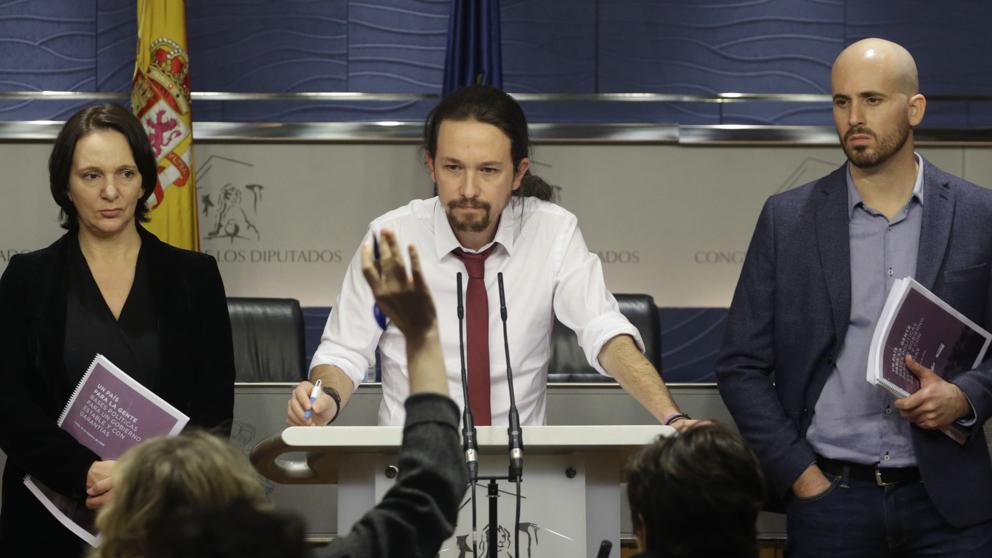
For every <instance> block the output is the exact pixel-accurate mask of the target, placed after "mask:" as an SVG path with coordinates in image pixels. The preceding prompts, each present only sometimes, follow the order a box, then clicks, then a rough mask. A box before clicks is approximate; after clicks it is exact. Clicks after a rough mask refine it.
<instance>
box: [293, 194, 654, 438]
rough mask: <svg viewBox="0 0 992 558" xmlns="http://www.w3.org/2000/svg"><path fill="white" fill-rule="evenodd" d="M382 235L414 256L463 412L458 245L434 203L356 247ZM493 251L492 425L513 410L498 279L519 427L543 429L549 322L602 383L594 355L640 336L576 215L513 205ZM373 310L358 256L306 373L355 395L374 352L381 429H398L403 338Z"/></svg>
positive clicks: (403, 392)
mask: <svg viewBox="0 0 992 558" xmlns="http://www.w3.org/2000/svg"><path fill="white" fill-rule="evenodd" d="M383 228H388V229H390V230H392V231H393V232H394V233H396V236H397V241H398V243H399V246H401V247H402V249H403V254H404V259H407V260H408V255H407V253H406V246H407V245H408V244H413V245H414V246H415V247H416V248H417V251H418V253H419V255H420V262H421V268H422V271H423V275H424V279H425V281H426V282H427V285H428V286H429V287H430V290H431V295H432V296H433V298H434V305H435V306H436V307H437V313H438V326H439V334H440V338H441V350H442V353H443V354H444V365H445V369H446V371H447V374H448V389H449V392H450V394H451V398H452V399H454V400H455V402H456V403H457V404H458V406H459V408H461V407H462V405H463V400H462V387H461V358H460V355H459V344H458V343H459V342H458V315H457V312H456V308H457V295H456V280H455V275H456V274H457V273H459V272H461V273H462V289H465V288H467V286H468V274H467V273H466V271H465V266H464V265H463V264H462V262H461V261H460V260H459V259H458V258H457V257H456V256H455V255H454V254H452V253H451V251H452V250H454V249H456V248H459V247H461V246H460V244H459V243H458V240H457V238H456V237H455V234H454V232H453V231H452V230H451V226H450V225H449V224H448V219H447V216H446V215H445V212H444V207H443V205H442V203H441V202H440V200H439V199H438V198H436V197H435V198H431V199H427V200H414V201H412V202H410V203H409V204H408V205H406V206H404V207H401V208H399V209H395V210H393V211H390V212H389V213H386V214H385V215H383V216H381V217H379V218H378V219H376V220H375V221H373V222H372V223H371V224H370V225H369V233H367V234H366V235H365V239H364V240H363V244H364V242H367V241H368V240H369V238H370V236H369V235H370V234H371V232H372V231H375V233H376V234H378V232H379V231H380V230H381V229H383ZM493 242H494V243H496V244H498V246H497V247H496V248H495V249H494V250H493V252H492V254H490V256H489V258H488V259H487V260H486V273H485V282H486V290H487V293H488V296H489V355H490V378H491V392H492V393H491V406H492V422H493V424H494V425H496V424H506V423H507V420H508V419H507V417H508V413H509V407H510V398H509V394H508V392H507V382H506V359H505V355H504V350H503V326H502V321H501V319H500V312H499V286H498V284H497V278H496V274H497V273H499V272H502V273H503V285H504V290H505V293H506V307H507V335H508V341H509V345H510V359H511V363H512V367H513V385H514V389H515V390H516V391H515V395H516V401H517V409H518V411H519V412H520V420H521V423H522V424H544V423H545V422H546V418H547V405H546V401H547V397H546V391H547V390H546V386H547V376H548V375H547V372H548V361H549V360H550V358H551V345H550V336H551V328H552V326H553V325H554V317H555V316H557V317H558V320H559V321H561V322H562V323H563V324H564V325H566V326H568V327H569V328H571V329H572V330H574V331H575V333H576V335H577V337H578V340H579V345H580V346H581V347H582V349H583V352H585V355H586V359H587V360H588V361H589V363H590V364H591V365H592V366H593V367H595V368H596V370H597V371H599V372H600V373H601V374H604V375H605V374H606V371H605V370H603V368H602V367H601V366H600V365H599V362H598V360H597V355H598V354H599V351H600V349H602V347H603V345H605V344H606V342H607V341H609V340H610V339H612V338H613V337H615V336H617V335H620V334H627V335H631V336H632V337H633V338H634V339H635V341H636V342H637V344H638V346H639V347H641V350H643V347H644V343H643V341H642V340H641V337H640V333H639V332H638V331H637V328H635V327H634V326H633V325H632V324H631V323H630V322H629V321H628V320H627V319H626V318H625V317H624V316H623V314H621V313H620V312H619V310H618V306H617V302H616V299H614V298H613V295H612V294H610V292H609V291H608V290H607V289H606V282H605V280H604V278H603V268H602V265H601V263H600V261H599V258H598V257H597V256H596V255H595V254H593V253H591V252H589V249H588V248H587V247H586V243H585V241H584V240H583V238H582V233H581V232H580V231H579V228H578V224H577V220H576V218H575V215H572V214H571V213H569V212H568V211H566V210H565V209H563V208H561V207H560V206H558V205H555V204H552V203H548V202H543V201H540V200H537V199H535V198H521V197H517V196H513V197H512V198H511V200H510V203H509V204H508V205H507V206H506V208H505V209H504V210H503V213H502V215H501V217H500V222H499V226H498V228H497V231H496V237H495V239H494V241H493ZM488 246H489V245H487V246H484V247H483V248H482V249H483V250H484V249H486V248H488ZM467 251H470V252H471V250H467ZM480 251H481V250H480ZM407 263H408V264H409V261H407ZM463 296H464V293H463ZM373 304H374V299H373V297H372V291H371V289H370V288H369V286H368V284H367V283H366V282H365V278H364V277H363V276H362V269H361V249H359V250H358V251H357V252H356V253H355V256H354V257H353V258H352V260H351V263H350V264H349V266H348V271H347V272H346V273H345V279H344V284H343V285H342V287H341V292H340V294H339V295H338V298H337V302H336V303H335V306H334V308H333V310H332V312H331V314H330V316H329V317H328V319H327V324H326V326H325V327H324V332H323V335H322V337H321V342H320V346H319V347H318V348H317V351H316V353H315V354H314V356H313V360H312V361H311V363H310V368H311V369H313V368H314V367H315V366H317V365H321V364H331V365H334V366H337V367H338V368H340V369H341V370H343V371H344V372H345V374H347V375H348V376H349V377H350V378H351V379H352V381H353V382H354V383H355V386H356V388H357V386H358V385H359V383H360V382H361V381H362V379H363V378H364V376H365V372H366V370H367V369H368V368H369V367H370V366H372V365H373V364H374V359H375V349H376V346H377V345H378V347H379V350H380V355H381V367H382V393H383V400H382V404H381V405H380V407H379V424H381V425H397V426H398V425H402V424H403V420H404V418H405V414H404V409H403V401H404V400H405V399H406V397H407V395H408V394H409V381H408V377H407V373H408V371H407V364H406V346H405V342H404V340H403V334H402V333H401V332H400V331H399V330H398V329H397V328H396V327H395V326H393V325H392V324H389V325H388V326H387V327H386V330H385V331H382V330H381V329H380V328H379V326H378V324H376V321H375V319H374V317H373V314H372V306H373ZM466 342H467V341H466Z"/></svg>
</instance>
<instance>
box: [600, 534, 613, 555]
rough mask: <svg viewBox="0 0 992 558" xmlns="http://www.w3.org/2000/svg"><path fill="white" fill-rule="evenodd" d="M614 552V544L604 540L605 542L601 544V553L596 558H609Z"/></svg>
mask: <svg viewBox="0 0 992 558" xmlns="http://www.w3.org/2000/svg"><path fill="white" fill-rule="evenodd" d="M612 550H613V543H612V542H610V541H609V540H607V539H604V540H603V542H601V543H599V552H597V553H596V558H608V557H609V556H610V551H612Z"/></svg>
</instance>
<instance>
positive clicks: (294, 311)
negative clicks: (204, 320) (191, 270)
mask: <svg viewBox="0 0 992 558" xmlns="http://www.w3.org/2000/svg"><path fill="white" fill-rule="evenodd" d="M227 311H228V312H229V313H230V315H231V334H232V337H233V338H234V367H235V369H236V371H237V374H236V376H235V379H236V381H238V382H298V381H300V380H301V379H304V378H306V373H307V363H306V356H305V354H304V337H303V312H302V310H300V301H298V300H296V299H292V298H228V299H227Z"/></svg>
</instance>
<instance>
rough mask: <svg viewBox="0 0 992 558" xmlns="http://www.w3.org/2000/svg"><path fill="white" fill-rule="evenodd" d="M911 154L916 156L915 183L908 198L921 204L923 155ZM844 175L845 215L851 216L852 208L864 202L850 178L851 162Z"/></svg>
mask: <svg viewBox="0 0 992 558" xmlns="http://www.w3.org/2000/svg"><path fill="white" fill-rule="evenodd" d="M913 156H914V157H916V167H917V168H916V183H914V184H913V195H912V196H911V197H910V199H916V201H917V202H919V204H920V205H923V165H924V161H923V157H920V154H919V153H916V152H913ZM844 177H845V178H846V179H847V216H848V218H851V217H853V216H854V209H855V208H856V207H858V205H861V204H863V203H864V200H863V199H861V194H860V193H859V192H858V188H857V187H856V186H855V185H854V179H853V178H851V163H850V161H848V163H847V172H845V173H844Z"/></svg>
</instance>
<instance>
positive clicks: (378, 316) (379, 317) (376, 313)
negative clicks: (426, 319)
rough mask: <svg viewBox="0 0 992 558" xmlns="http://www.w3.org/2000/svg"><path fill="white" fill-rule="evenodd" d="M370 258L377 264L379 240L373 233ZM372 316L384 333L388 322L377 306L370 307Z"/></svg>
mask: <svg viewBox="0 0 992 558" xmlns="http://www.w3.org/2000/svg"><path fill="white" fill-rule="evenodd" d="M372 257H373V258H374V259H375V263H379V239H378V237H376V235H375V233H372ZM372 316H373V317H374V318H375V323H377V324H379V327H380V328H381V329H382V330H383V331H385V329H386V326H388V325H389V320H388V319H387V318H386V315H385V314H383V312H382V310H380V309H379V305H378V304H373V305H372Z"/></svg>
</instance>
